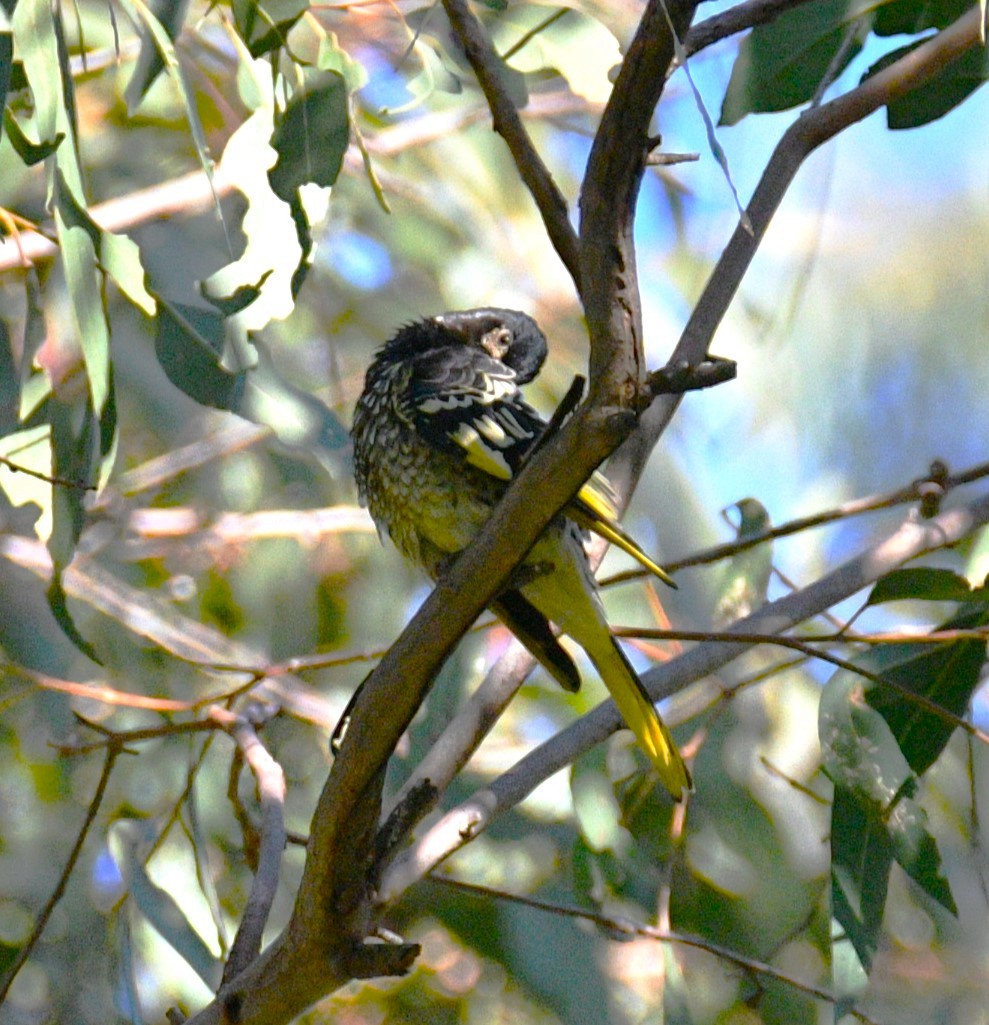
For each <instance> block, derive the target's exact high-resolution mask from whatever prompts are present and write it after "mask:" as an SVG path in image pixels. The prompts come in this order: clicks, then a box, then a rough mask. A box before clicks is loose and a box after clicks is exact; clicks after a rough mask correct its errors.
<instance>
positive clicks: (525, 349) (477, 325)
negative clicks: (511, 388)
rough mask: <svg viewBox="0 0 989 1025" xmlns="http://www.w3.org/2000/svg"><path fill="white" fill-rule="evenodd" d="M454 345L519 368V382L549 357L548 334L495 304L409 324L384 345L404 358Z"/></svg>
mask: <svg viewBox="0 0 989 1025" xmlns="http://www.w3.org/2000/svg"><path fill="white" fill-rule="evenodd" d="M450 345H456V346H459V345H468V346H471V347H474V348H477V349H481V350H482V351H484V352H485V353H486V354H487V355H488V356H491V357H492V358H493V359H497V360H500V361H501V362H502V363H504V364H505V365H506V366H508V367H511V368H512V370H514V371H515V374H516V378H517V380H518V382H519V384H525V383H526V382H527V381H531V380H532V379H533V378H534V377H535V376H536V374H538V373H539V369H540V367H542V365H543V362H544V360H545V359H546V352H547V345H546V336H545V335H544V334H543V333H542V331H540V329H539V325H538V324H537V323H536V322H535V321H534V320H533V319H532V317H530V316H528V314H525V313H520V312H519V311H518V310H503V309H498V308H496V307H493V306H487V307H482V308H480V309H476V310H457V311H454V312H451V313H440V314H437V315H436V316H435V317H426V318H425V319H424V320H419V321H416V322H415V323H412V324H406V325H405V327H403V328H401V329H400V330H399V331H398V333H397V334H396V335H395V337H394V338H392V340H391V341H390V342H388V343H387V344H386V345H385V347H384V348H383V349H382V351H381V354H382V355H384V356H386V357H387V358H388V359H389V360H402V359H407V358H409V357H412V356H416V355H419V354H421V353H424V352H428V351H429V350H430V349H441V348H444V347H446V346H450Z"/></svg>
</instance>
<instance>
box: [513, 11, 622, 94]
mask: <svg viewBox="0 0 989 1025" xmlns="http://www.w3.org/2000/svg"><path fill="white" fill-rule="evenodd" d="M546 12H547V9H546V8H545V7H540V6H537V5H533V6H531V7H521V8H518V9H516V10H514V11H513V12H512V16H511V17H510V18H503V19H498V21H497V22H496V29H495V32H494V41H495V44H496V45H497V47H498V50H499V52H501V53H505V54H506V55H507V57H506V60H504V61H503V62H502V64H501V67H500V68H499V70H500V71H501V73H502V77H503V78H504V79H507V78H508V77H509V76H510V75H517V74H518V72H520V71H521V72H524V73H525V74H532V73H535V72H540V71H547V70H552V71H556V72H557V73H558V74H560V75H562V76H563V78H565V79H566V81H567V83H568V84H569V86H570V88H571V90H572V91H573V92H574V93H576V94H577V95H578V96H583V97H584V98H585V99H587V100H590V101H592V102H597V103H605V102H607V100H608V97H609V96H610V95H611V79H610V75H611V72H612V71H613V70H614V68H615V67H617V66H618V65H619V64H621V60H622V55H621V50H620V49H619V46H618V40H617V39H616V38H615V37H614V36H613V35H612V34H611V32H609V31H608V29H607V28H605V26H604V25H603V24H601V22H600V21H597V20H596V19H595V18H591V17H589V16H588V15H586V14H584V13H582V12H580V11H575V10H573V9H571V8H567V7H560V8H557V9H556V10H555V11H553V12H551V13H550V14H549V16H548V17H547V13H546ZM532 33H535V34H532ZM523 38H525V39H527V41H526V42H525V44H524V45H523V46H521V47H520V48H519V49H518V50H517V51H514V48H515V45H516V43H518V42H519V41H520V40H521V39H523ZM513 51H514V52H513ZM521 88H522V90H523V91H524V90H525V88H526V86H525V81H524V80H523V82H522V83H521Z"/></svg>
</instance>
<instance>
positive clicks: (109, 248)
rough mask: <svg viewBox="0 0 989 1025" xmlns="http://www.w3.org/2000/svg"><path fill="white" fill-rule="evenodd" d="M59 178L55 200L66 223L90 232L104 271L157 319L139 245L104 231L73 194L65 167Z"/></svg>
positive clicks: (132, 299) (126, 238) (138, 306)
mask: <svg viewBox="0 0 989 1025" xmlns="http://www.w3.org/2000/svg"><path fill="white" fill-rule="evenodd" d="M55 177H56V182H57V186H58V187H57V188H56V190H55V193H54V201H55V204H56V206H57V208H58V210H59V212H60V213H61V215H62V218H63V219H64V221H65V223H66V224H67V225H69V226H70V227H73V228H81V229H82V230H83V231H85V232H86V234H87V235H88V236H89V239H90V242H91V244H92V247H93V251H94V252H95V254H96V258H97V262H98V264H99V267H100V269H101V270H103V271H104V272H105V273H107V274H108V275H109V276H110V277H111V278H112V279H113V280H114V281H115V282H116V283H117V286H118V287H119V288H120V291H121V292H123V293H124V295H125V296H127V298H128V299H130V301H131V302H132V303H133V304H134V305H135V306H136V307H137V308H138V309H139V310H141V311H142V312H143V313H146V314H147V315H148V316H149V317H153V316H154V314H155V301H154V299H153V298H152V296H151V293H150V292H149V291H148V289H147V286H146V284H145V272H144V265H143V264H142V263H141V251H140V249H139V248H138V246H137V243H136V242H135V241H134V240H133V239H130V238H128V237H127V236H126V235H116V234H114V233H113V232H112V231H106V230H105V229H103V228H101V227H100V226H99V225H98V224H97V223H96V222H95V221H94V220H93V219H92V217H90V216H89V212H88V211H87V210H86V209H85V208H84V207H83V206H82V205H81V204H80V203H79V202H78V200H77V198H76V196H75V195H73V193H72V190H71V189H70V188H69V187H68V185H67V183H66V181H65V178H64V176H63V175H62V171H61V168H56V170H55Z"/></svg>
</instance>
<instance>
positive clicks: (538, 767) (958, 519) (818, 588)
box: [379, 496, 989, 904]
mask: <svg viewBox="0 0 989 1025" xmlns="http://www.w3.org/2000/svg"><path fill="white" fill-rule="evenodd" d="M987 522H989V497H987V496H983V497H982V498H981V499H979V500H977V501H975V502H973V503H972V504H971V505H970V506H968V507H967V508H962V509H955V510H952V511H950V512H946V513H942V514H941V515H939V516H937V517H935V518H934V519H932V520H927V521H922V522H914V521H913V520H909V521H907V522H906V523H904V524H903V526H901V527H900V528H899V530H897V531H896V533H894V534H893V535H892V536H891V537H889V538H887V539H886V540H884V541H882V542H880V543H879V544H877V545H875V546H874V547H873V548H870V549H868V550H867V551H865V552H863V553H862V554H861V555H859V556H857V557H856V558H854V559H852V560H851V561H850V562H847V563H845V565H844V566H841V567H839V568H838V569H836V570H834V571H833V572H831V573H829V574H827V576H825V577H822V578H821V579H820V580H818V581H817V582H816V583H814V584H811V585H810V586H809V587H806V588H804V589H803V590H802V591H798V592H796V593H794V594H790V595H787V596H786V597H784V598H781V599H780V600H779V601H776V602H773V603H771V604H769V605H766V606H764V607H763V608H762V609H760V610H759V611H758V612H756V613H754V614H753V615H751V616H748V617H746V618H745V619H743V620H739V622H737V623H735V624H733V625H732V627H731V628H730V630H729V631H728V632H730V633H740V634H750V633H762V634H776V633H780V632H782V631H783V630H787V629H789V628H791V627H793V626H795V625H796V624H797V623H800V622H803V621H805V620H807V619H810V618H811V617H812V616H815V615H818V614H819V613H821V612H824V611H825V610H826V609H828V608H830V607H831V606H833V605H835V604H837V603H838V602H840V601H843V600H845V599H846V598H849V597H851V596H852V595H854V594H856V593H857V592H858V591H861V590H862V589H863V588H864V587H867V586H869V584H871V583H873V582H874V581H876V580H877V579H878V578H879V577H881V576H883V575H885V574H886V573H889V572H890V571H891V570H893V569H895V568H897V567H898V566H900V565H902V564H903V563H904V562H906V561H907V560H909V559H914V558H917V557H918V556H920V555H923V554H924V553H925V552H929V551H933V550H935V549H938V548H943V547H945V546H946V545H951V544H954V543H955V542H957V541H959V540H961V539H962V538H963V537H966V536H968V535H969V534H971V533H972V531H974V530H976V529H977V528H978V527H980V526H982V525H984V524H986V523H987ZM751 650H752V645H751V644H749V643H746V642H745V641H738V642H735V643H730V642H719V643H713V642H712V643H707V644H702V645H699V646H698V647H696V648H693V649H691V650H690V651H688V652H685V653H684V654H683V655H680V656H679V657H678V658H676V659H673V660H672V661H670V662H667V663H665V664H664V665H662V666H657V667H656V668H654V669H653V670H651V671H650V672H649V673H647V674H646V675H645V676H644V677H643V682H644V683H645V684H646V687H647V689H648V690H649V693H650V696H651V697H652V698H654V699H658V698H661V697H668V696H670V695H671V694H675V693H677V692H678V691H681V690H683V689H684V688H685V687H687V686H688V685H689V684H692V683H694V682H696V681H698V680H701V679H703V678H704V677H706V676H710V675H712V674H713V673H716V672H717V671H718V670H720V669H722V668H723V667H724V666H726V665H727V664H728V663H729V662H731V661H733V660H734V659H736V658H738V657H739V656H741V655H743V654H745V653H746V652H748V651H751ZM664 718H666V719H667V721H668V722H669V723H670V724H671V725H675V724H676V723H678V722H680V721H682V720H684V719H685V718H686V715H684V714H683V712H682V710H681V709H678V708H676V707H675V706H674V707H673V708H672V709H671V710H670V712H669V713H668V714H666V715H665V716H664ZM621 725H622V723H621V719H620V716H619V715H618V711H617V709H616V708H615V706H614V704H613V703H612V702H611V701H605V702H603V703H602V704H601V705H599V706H598V707H597V708H596V709H594V711H593V712H591V713H589V714H588V715H585V716H583V717H582V718H581V719H580V720H578V721H577V722H575V723H574V724H573V725H572V726H569V727H568V728H567V729H565V730H563V731H562V732H561V733H559V734H557V735H556V736H555V737H553V738H552V739H551V740H548V741H547V742H546V743H544V744H542V745H541V746H540V747H538V748H536V749H535V750H534V751H533V752H531V753H530V754H529V755H527V756H526V757H525V758H523V759H522V760H521V761H520V762H519V763H518V764H517V765H515V766H514V767H513V768H512V769H511V770H509V771H508V772H507V773H505V775H503V776H501V777H500V778H498V779H496V780H495V781H494V782H493V783H492V784H491V785H490V786H488V787H485V788H484V789H483V790H481V791H479V792H478V793H476V794H475V795H474V796H473V797H472V798H470V800H468V801H466V802H465V803H464V804H462V805H460V806H459V807H458V808H454V809H453V810H452V811H450V812H449V813H448V814H446V815H445V816H444V817H443V818H442V819H441V820H440V821H439V822H437V823H436V824H435V825H434V826H433V827H432V828H431V829H430V830H429V831H428V832H427V833H426V834H425V835H423V836H422V837H421V838H420V839H419V840H418V841H417V842H416V844H414V845H413V847H412V848H410V849H409V851H407V852H406V853H405V854H404V855H403V856H402V857H401V858H399V859H397V860H396V862H395V863H394V865H393V866H392V868H391V869H390V870H389V871H388V872H387V873H386V875H385V877H384V880H383V881H382V884H381V887H380V888H379V899H380V900H381V902H382V903H383V904H389V903H392V902H393V901H395V900H396V899H398V897H399V896H401V894H402V893H403V892H404V891H405V890H406V889H408V887H409V886H411V885H413V884H414V883H416V882H418V881H419V880H420V879H421V878H422V877H423V876H424V875H425V874H426V873H427V872H429V871H430V870H431V869H433V868H434V867H435V866H436V865H437V864H439V863H440V862H441V861H443V860H444V859H445V858H447V857H449V855H450V854H452V853H453V852H454V851H455V850H457V849H458V848H460V847H462V846H463V845H464V844H466V843H468V842H469V841H470V840H472V839H473V838H474V837H475V836H476V835H477V834H478V833H480V832H482V831H483V830H484V829H486V828H487V827H488V825H490V823H491V822H492V821H493V820H494V819H495V818H497V817H498V816H499V815H501V814H503V813H504V812H505V811H507V810H508V809H510V808H512V807H514V806H515V805H516V804H518V803H519V802H520V801H521V800H523V799H524V798H525V797H527V796H528V795H529V794H530V793H531V792H532V791H533V790H534V789H535V787H537V786H538V785H539V784H540V783H542V782H544V781H545V780H546V779H548V778H549V777H550V776H552V775H553V773H555V772H558V771H559V770H560V769H562V768H564V767H565V766H567V765H569V764H570V763H571V762H572V761H573V760H574V759H575V758H577V757H578V756H580V755H581V754H584V753H586V752H587V751H589V750H590V749H591V748H592V747H594V746H595V745H596V744H599V743H600V742H601V741H602V740H604V739H605V738H606V737H607V736H609V735H610V734H611V733H613V732H614V731H615V730H616V729H618V728H619V727H620V726H621Z"/></svg>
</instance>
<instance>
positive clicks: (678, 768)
mask: <svg viewBox="0 0 989 1025" xmlns="http://www.w3.org/2000/svg"><path fill="white" fill-rule="evenodd" d="M613 651H614V657H609V658H607V660H605V659H602V658H600V657H599V658H598V659H595V664H596V665H597V669H598V672H599V673H600V674H601V679H602V680H604V682H605V685H606V686H607V688H608V691H609V692H610V693H611V696H612V698H613V699H614V702H615V704H616V705H617V706H618V711H619V712H621V714H622V718H623V719H624V720H625V724H626V725H627V726H628V728H629V729H630V730H631V731H632V732H633V733H634V734H635V738H636V740H638V742H639V746H640V747H641V748H642V750H643V751H644V752H645V753H646V754H647V755H648V756H649V760H650V761H651V762H652V764H653V767H654V768H655V769H656V772H657V773H658V774H659V778H660V780H661V782H662V783H663V786H665V787H666V789H667V790H669V792H670V794H671V795H672V797H673V800H675V801H679V800H681V799H682V797H683V792H684V791H685V790H692V789H693V782H692V781H691V779H690V772H689V770H688V769H687V766H686V765H685V764H684V761H683V758H682V757H681V755H680V752H679V751H678V750H677V746H676V742H675V741H674V740H673V737H672V736H671V735H670V731H669V730H668V729H667V727H666V724H665V723H664V722H663V720H662V719H661V718H660V717H659V713H658V712H657V711H656V709H655V707H654V706H653V703H652V702H651V701H650V700H649V695H648V694H647V693H646V690H645V688H644V687H643V686H642V681H641V680H640V679H639V678H638V676H637V675H636V674H635V670H634V669H633V668H632V666H631V665H630V664H629V662H628V659H626V658H625V655H624V654H623V652H622V650H621V648H619V647H618V644H617V643H614V646H613Z"/></svg>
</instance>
